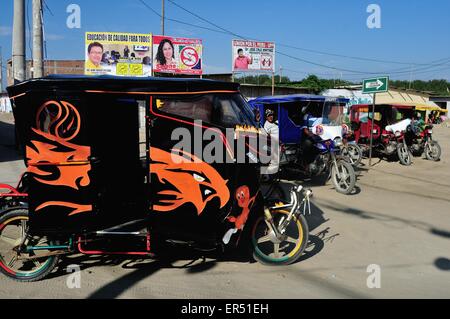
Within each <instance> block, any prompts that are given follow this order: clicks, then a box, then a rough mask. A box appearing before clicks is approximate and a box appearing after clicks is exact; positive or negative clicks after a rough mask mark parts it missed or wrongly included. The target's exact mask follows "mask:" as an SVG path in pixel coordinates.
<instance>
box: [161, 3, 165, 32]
mask: <svg viewBox="0 0 450 319" xmlns="http://www.w3.org/2000/svg"><path fill="white" fill-rule="evenodd" d="M164 9H165V8H164V0H162V5H161V32H162V35H164V19H165V17H164Z"/></svg>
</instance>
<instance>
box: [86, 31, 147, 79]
mask: <svg viewBox="0 0 450 319" xmlns="http://www.w3.org/2000/svg"><path fill="white" fill-rule="evenodd" d="M85 43H86V51H85V52H86V53H85V54H86V59H85V69H84V73H85V74H86V75H105V74H108V75H116V76H131V77H149V76H152V35H151V34H138V33H119V32H86V39H85Z"/></svg>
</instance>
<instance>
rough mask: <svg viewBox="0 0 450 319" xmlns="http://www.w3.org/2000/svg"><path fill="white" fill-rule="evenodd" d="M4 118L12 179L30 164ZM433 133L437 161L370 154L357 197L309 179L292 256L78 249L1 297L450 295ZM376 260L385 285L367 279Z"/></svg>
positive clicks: (447, 161)
mask: <svg viewBox="0 0 450 319" xmlns="http://www.w3.org/2000/svg"><path fill="white" fill-rule="evenodd" d="M0 120H1V121H0V124H1V126H0V180H1V181H3V182H8V183H13V184H14V183H15V182H17V177H18V176H19V174H20V173H21V171H22V170H23V169H24V167H23V163H22V161H21V160H19V157H18V156H17V154H16V153H15V152H14V149H13V148H12V147H11V145H12V143H11V128H12V127H11V126H10V125H8V124H7V123H8V119H7V117H5V116H4V115H2V117H0ZM9 123H11V121H10V119H9ZM434 132H435V139H437V140H438V141H439V142H440V144H441V146H442V160H441V161H440V162H436V163H435V162H430V161H427V160H425V159H421V158H415V160H414V164H413V165H412V166H411V167H403V166H401V165H400V164H399V163H396V162H391V163H388V162H385V161H381V162H378V160H376V161H375V163H376V165H375V166H374V167H373V168H372V169H370V170H367V169H366V168H367V162H366V166H364V167H363V169H362V170H361V171H360V177H359V181H358V186H359V188H360V191H359V192H358V193H357V194H355V195H352V196H344V195H340V194H338V193H336V192H335V191H334V190H333V189H332V187H331V185H327V186H320V187H319V186H313V187H312V189H313V191H314V200H313V202H314V206H313V216H310V217H309V218H308V220H309V222H310V226H311V228H312V231H311V236H310V243H309V246H308V248H307V250H306V254H305V255H304V256H303V257H302V258H301V261H300V262H298V263H296V264H294V265H290V266H286V267H268V266H263V265H260V264H258V263H246V262H236V261H216V260H214V259H209V258H207V259H205V260H203V259H202V258H193V259H192V258H191V259H189V258H184V259H183V260H177V261H174V262H171V263H168V262H165V263H162V262H158V261H153V260H130V259H121V258H119V259H116V258H111V257H95V256H94V257H85V256H73V257H70V258H67V259H65V261H64V262H62V263H61V265H60V267H59V268H58V270H57V271H56V272H54V273H53V274H51V275H50V277H49V278H48V279H46V280H44V281H41V282H38V283H27V284H21V283H15V282H12V281H10V280H8V279H7V278H5V277H3V276H1V277H0V298H52V299H54V298H189V299H191V298H192V299H195V298H225V299H228V298H255V299H260V298H450V128H447V127H445V126H440V127H436V128H435V130H434ZM70 264H77V265H79V266H81V268H82V271H81V288H80V289H69V288H68V287H67V284H66V281H67V279H68V278H69V277H68V275H67V272H66V267H67V266H68V265H70ZM372 264H375V265H378V266H379V267H380V271H381V288H373V289H370V288H368V286H367V278H368V276H369V275H370V273H368V272H367V268H368V266H369V265H372Z"/></svg>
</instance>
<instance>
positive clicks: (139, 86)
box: [7, 75, 239, 97]
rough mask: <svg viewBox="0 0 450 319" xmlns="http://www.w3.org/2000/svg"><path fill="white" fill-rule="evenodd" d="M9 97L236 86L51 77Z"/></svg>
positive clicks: (230, 87)
mask: <svg viewBox="0 0 450 319" xmlns="http://www.w3.org/2000/svg"><path fill="white" fill-rule="evenodd" d="M7 90H8V93H9V95H10V97H13V96H17V95H19V94H23V93H26V92H28V91H32V90H47V91H48V90H69V91H111V92H130V93H131V92H161V93H162V92H201V91H238V90H239V84H238V83H231V82H221V81H213V80H203V79H190V78H162V77H149V78H131V77H117V76H109V75H102V76H82V75H50V76H47V77H45V78H39V79H32V80H28V81H25V82H22V83H20V84H17V85H14V86H10V87H8V88H7Z"/></svg>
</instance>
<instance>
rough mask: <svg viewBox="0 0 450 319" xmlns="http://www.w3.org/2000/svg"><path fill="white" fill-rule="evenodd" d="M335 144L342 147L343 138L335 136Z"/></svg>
mask: <svg viewBox="0 0 450 319" xmlns="http://www.w3.org/2000/svg"><path fill="white" fill-rule="evenodd" d="M334 145H335V146H336V147H341V146H342V145H343V143H342V139H341V138H339V137H337V138H335V139H334Z"/></svg>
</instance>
